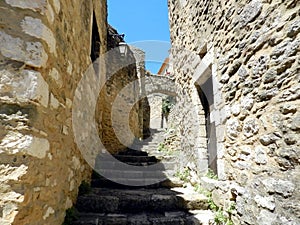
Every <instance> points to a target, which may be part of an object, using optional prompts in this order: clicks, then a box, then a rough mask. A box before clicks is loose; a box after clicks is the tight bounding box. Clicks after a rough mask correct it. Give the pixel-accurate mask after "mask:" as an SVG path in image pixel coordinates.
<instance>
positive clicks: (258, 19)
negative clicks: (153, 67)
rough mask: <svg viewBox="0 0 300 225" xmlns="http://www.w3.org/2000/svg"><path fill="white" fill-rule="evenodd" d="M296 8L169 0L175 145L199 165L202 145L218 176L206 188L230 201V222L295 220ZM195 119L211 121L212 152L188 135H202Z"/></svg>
mask: <svg viewBox="0 0 300 225" xmlns="http://www.w3.org/2000/svg"><path fill="white" fill-rule="evenodd" d="M299 9H300V2H299V1H297V0H291V1H276V0H270V1H262V0H251V1H238V2H237V1H233V0H232V1H195V0H194V1H186V0H181V1H175V0H169V17H170V27H171V28H170V29H171V41H172V46H173V49H172V57H171V58H173V66H174V75H175V77H176V83H177V86H178V88H179V89H180V90H181V92H180V94H179V99H180V100H179V102H180V101H183V102H184V103H183V104H181V105H180V104H178V105H177V108H178V113H177V115H182V114H183V115H184V117H185V118H186V119H182V120H177V121H175V122H177V123H178V128H179V132H178V133H179V136H180V137H181V140H182V147H183V151H185V152H187V155H188V154H190V153H191V152H192V154H194V155H197V154H198V156H200V159H203V160H204V161H202V166H203V165H205V154H206V155H208V158H206V160H207V164H206V166H207V167H211V168H212V169H214V170H215V171H217V173H218V176H219V179H220V180H223V182H221V183H219V184H218V185H216V186H215V187H216V190H215V191H214V194H213V197H214V199H216V200H218V201H217V202H218V204H219V205H220V206H222V207H224V208H225V209H226V206H225V203H224V202H226V201H229V199H230V200H231V201H232V202H234V203H235V204H236V211H235V212H234V216H233V217H232V219H233V221H234V223H235V224H299V222H300V205H299V202H300V196H299V193H300V191H299V187H300V185H299V175H300V165H299V160H300V159H299V155H300V154H299V153H300V143H299V139H300V138H299V137H300V136H299V116H300V112H299V108H300V95H299V93H300V86H299V62H300V61H299V59H300V58H299V49H300V36H299V32H300V26H299V24H300V15H299ZM181 46H184V49H182V47H181ZM209 80H211V81H209ZM206 87H209V88H208V89H206ZM201 93H204V95H205V96H206V100H207V102H206V103H205V101H203V95H202V94H201ZM201 96H202V97H201ZM184 98H186V100H184ZM197 98H198V99H197ZM201 100H202V101H201ZM186 102H188V104H186ZM197 102H198V103H199V102H200V103H201V104H200V105H199V104H198V103H197ZM190 103H191V104H190ZM201 105H202V106H201ZM187 108H189V109H187ZM191 111H194V112H197V111H198V112H200V113H194V114H193V113H191ZM201 114H202V115H204V117H203V116H202V118H206V121H202V122H201ZM206 114H207V115H208V116H206ZM197 115H200V116H197ZM175 118H176V117H175ZM177 118H178V116H177ZM179 118H183V116H180V117H179ZM195 124H197V126H198V128H201V129H202V128H203V125H204V124H209V125H210V126H207V128H206V130H204V132H206V138H210V137H213V136H214V137H215V138H213V139H215V140H214V145H213V146H215V150H217V151H216V152H211V151H213V150H214V148H211V149H210V148H209V145H210V142H209V141H207V142H206V144H207V145H208V149H210V150H209V151H208V152H201V151H203V149H201V148H200V146H198V147H197V146H195V145H190V144H189V143H191V142H189V140H190V139H191V140H198V141H197V142H198V143H199V144H200V140H201V137H199V139H197V136H198V134H197V129H196V130H195V126H194V125H195ZM208 127H209V129H210V128H213V129H212V130H214V132H212V130H210V131H208V130H207V129H208ZM207 133H209V135H207ZM213 133H214V135H213ZM202 136H203V135H202ZM187 144H188V145H187ZM202 144H203V142H202ZM196 145H197V144H196ZM203 147H204V146H203ZM210 157H211V158H214V157H215V158H216V160H215V161H214V160H211V159H210ZM190 160H192V161H193V162H195V164H196V168H197V170H199V168H198V167H197V165H199V163H201V161H199V158H197V157H196V156H195V157H191V158H190ZM213 161H214V162H213ZM211 163H215V164H216V167H215V166H212V164H211ZM200 167H201V166H200ZM229 181H230V182H229ZM227 206H228V205H227Z"/></svg>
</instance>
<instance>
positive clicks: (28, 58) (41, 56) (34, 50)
mask: <svg viewBox="0 0 300 225" xmlns="http://www.w3.org/2000/svg"><path fill="white" fill-rule="evenodd" d="M0 42H1V45H0V52H1V54H2V55H3V56H5V57H7V58H9V59H12V60H16V61H19V62H24V63H26V64H27V65H29V66H33V67H38V68H40V67H44V66H45V65H46V63H47V61H48V55H47V53H46V52H45V50H44V48H43V45H42V44H41V43H40V42H25V41H23V40H22V39H20V38H17V37H12V36H11V35H9V34H6V33H5V32H3V31H0Z"/></svg>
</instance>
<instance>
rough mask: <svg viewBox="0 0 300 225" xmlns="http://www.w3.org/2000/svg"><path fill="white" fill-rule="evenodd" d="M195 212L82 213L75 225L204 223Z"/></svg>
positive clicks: (188, 224) (179, 224) (175, 224)
mask: <svg viewBox="0 0 300 225" xmlns="http://www.w3.org/2000/svg"><path fill="white" fill-rule="evenodd" d="M202 224H203V223H202V221H199V220H198V219H197V218H196V217H195V216H194V215H193V214H190V213H188V212H182V211H170V212H164V213H140V214H101V213H80V214H79V219H78V220H77V221H74V222H73V225H202Z"/></svg>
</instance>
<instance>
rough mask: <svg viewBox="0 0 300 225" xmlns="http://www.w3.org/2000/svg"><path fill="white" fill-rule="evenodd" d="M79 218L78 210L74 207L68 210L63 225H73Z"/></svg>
mask: <svg viewBox="0 0 300 225" xmlns="http://www.w3.org/2000/svg"><path fill="white" fill-rule="evenodd" d="M78 216H79V213H78V211H77V209H76V208H74V207H72V208H69V209H67V211H66V216H65V221H64V222H63V224H62V225H72V224H73V221H74V220H77V219H78Z"/></svg>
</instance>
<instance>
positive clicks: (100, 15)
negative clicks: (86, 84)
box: [0, 0, 107, 225]
mask: <svg viewBox="0 0 300 225" xmlns="http://www.w3.org/2000/svg"><path fill="white" fill-rule="evenodd" d="M93 12H94V18H95V19H94V22H95V21H97V24H98V34H99V40H100V44H99V46H98V49H99V51H100V52H102V53H103V52H105V51H106V46H107V43H106V36H107V26H106V24H107V23H106V16H107V13H106V1H98V0H94V1H91V0H88V1H86V0H81V1H63V0H60V1H59V0H49V1H46V0H38V1H37V0H33V1H21V0H20V1H19V0H3V1H1V2H0V27H1V30H0V118H1V119H0V161H1V164H0V180H1V182H0V183H1V184H0V224H3V225H4V224H32V225H34V224H61V223H62V221H63V219H64V215H65V210H66V209H67V208H70V207H71V206H72V203H73V201H74V200H75V198H76V195H77V192H78V189H77V188H78V186H79V185H80V183H81V181H82V180H89V177H90V172H91V169H90V167H89V166H88V165H87V164H86V163H85V162H84V159H83V158H82V157H81V154H80V152H79V149H78V148H77V146H76V144H75V142H74V137H73V129H72V117H71V116H72V113H71V112H72V101H73V96H74V92H75V89H76V86H77V83H78V82H79V80H80V79H81V77H82V76H83V74H84V72H85V70H86V69H87V67H88V65H89V64H90V63H91V57H90V55H91V45H92V43H91V42H92V29H93V25H92V23H93Z"/></svg>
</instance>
